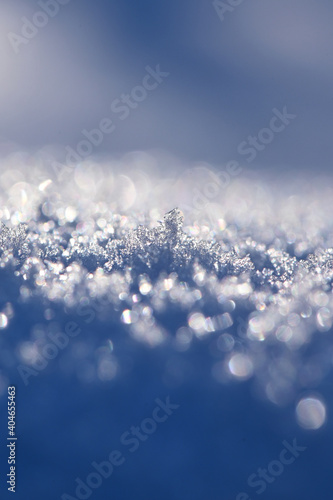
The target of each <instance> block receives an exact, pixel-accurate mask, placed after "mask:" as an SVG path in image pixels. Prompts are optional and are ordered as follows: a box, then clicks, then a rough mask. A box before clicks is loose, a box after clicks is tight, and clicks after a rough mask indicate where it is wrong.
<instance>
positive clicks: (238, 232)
mask: <svg viewBox="0 0 333 500" xmlns="http://www.w3.org/2000/svg"><path fill="white" fill-rule="evenodd" d="M161 172H164V174H161ZM214 172H215V173H216V170H215V171H214V170H213V169H212V168H211V167H209V166H207V165H201V166H196V167H193V168H191V169H183V173H181V174H180V173H179V170H177V169H175V170H174V171H170V169H169V170H167V171H166V170H165V168H163V165H162V166H161V165H160V164H159V163H158V160H156V158H153V157H150V156H148V155H146V154H143V153H140V154H136V155H128V156H126V157H125V158H123V159H121V160H118V161H112V162H99V163H92V162H86V163H84V164H80V165H78V166H76V167H75V169H73V170H72V171H70V172H65V173H64V176H63V178H62V179H60V180H59V179H57V178H56V176H55V174H54V172H53V171H52V170H50V169H49V168H47V167H45V166H42V162H41V161H39V162H37V161H36V160H34V161H33V160H32V159H31V158H28V157H24V156H22V155H21V156H18V155H12V157H10V158H9V159H7V160H6V161H4V162H3V165H2V171H1V176H0V188H1V205H0V216H1V220H2V226H1V232H0V269H1V271H0V272H1V280H2V283H3V286H2V291H1V304H2V306H1V307H2V310H1V315H0V326H1V328H2V330H3V331H2V333H1V340H0V342H1V346H2V364H3V366H4V367H5V369H4V371H3V374H4V376H5V374H6V372H7V371H8V372H10V371H11V370H15V369H16V367H17V365H18V364H20V363H21V364H25V365H26V366H30V367H33V366H34V363H35V362H36V359H37V358H38V356H39V355H40V353H41V352H42V349H43V347H44V346H45V344H46V343H47V342H49V341H50V338H51V337H50V331H53V332H54V331H58V330H59V331H63V330H64V328H65V324H66V321H68V318H70V317H71V318H75V317H80V318H81V320H82V319H83V320H85V319H86V320H87V324H88V323H89V336H90V337H92V338H88V337H87V336H86V337H84V338H85V339H86V340H85V342H86V344H87V345H88V344H89V346H90V347H89V349H90V348H91V349H92V351H93V352H94V353H96V352H97V353H98V355H96V356H95V358H94V360H93V362H92V364H93V365H94V366H93V367H91V370H90V371H89V373H88V371H85V372H84V373H83V372H82V370H81V368H80V366H82V363H85V361H86V359H88V357H89V356H90V355H91V353H90V354H88V353H87V354H82V353H81V354H80V356H81V357H80V356H79V355H78V354H77V352H76V351H75V348H74V347H73V346H74V345H75V342H76V341H74V339H73V341H72V342H73V345H72V346H70V347H69V348H68V350H67V354H65V351H64V353H63V356H64V360H65V361H64V363H63V366H66V370H68V371H71V370H72V371H73V372H75V373H77V376H78V377H79V378H81V379H82V381H83V382H85V381H86V380H88V379H89V381H90V382H91V381H93V380H94V379H96V381H104V382H105V381H110V380H113V379H116V378H117V377H119V376H121V360H120V358H118V357H117V349H115V348H114V346H115V344H116V341H115V339H116V338H117V335H120V332H121V335H122V338H127V339H128V341H130V342H132V343H133V345H135V343H139V345H141V346H147V347H149V348H156V349H157V348H158V349H159V350H161V349H164V350H165V352H170V356H171V355H172V353H177V355H179V356H184V357H186V356H189V353H191V352H192V350H194V351H195V353H196V355H195V356H196V359H197V356H198V352H199V353H200V352H202V356H205V359H209V369H208V370H207V376H209V377H212V379H213V380H214V382H215V383H216V382H218V383H222V384H227V383H230V382H232V381H234V380H238V381H245V380H250V381H251V383H252V384H253V386H254V387H255V388H256V391H257V394H259V395H261V396H262V397H264V398H268V399H269V400H270V401H271V402H273V403H274V404H277V405H285V404H289V403H294V402H296V401H297V398H298V397H299V395H300V394H303V392H304V391H307V390H309V391H311V390H315V389H316V388H318V386H319V384H320V383H321V381H322V380H323V379H324V378H325V377H326V376H327V374H328V373H329V372H330V371H331V368H332V360H333V343H332V340H331V335H332V323H333V295H332V278H333V248H332V247H333V238H332V234H333V233H332V219H331V217H330V214H331V213H332V208H333V207H332V205H333V202H332V193H331V191H330V189H329V188H327V187H324V186H325V183H323V184H322V185H321V184H320V182H319V181H318V182H317V185H316V186H314V185H313V183H311V182H305V181H304V182H302V183H298V184H297V185H295V189H294V190H293V188H292V187H290V182H283V181H281V182H280V183H279V184H278V186H276V185H275V184H274V183H271V182H270V181H269V180H267V179H266V181H262V180H261V179H260V178H259V177H258V178H256V179H255V178H252V179H251V178H249V177H246V176H245V174H244V175H240V176H239V178H237V179H234V180H233V181H232V182H230V183H228V185H226V186H222V185H219V184H218V183H216V182H215V184H216V185H215V191H212V189H210V191H209V190H208V189H207V185H208V183H212V179H214V178H215V179H216V178H217V177H216V175H215V174H214ZM214 175H215V177H214ZM208 192H209V196H208ZM212 192H214V193H215V194H214V196H213V195H212ZM178 207H179V208H178ZM41 306H42V307H41ZM89 311H90V316H89ZM22 315H24V318H25V321H27V322H28V324H29V329H28V331H25V333H24V337H23V338H22V336H21V335H20V334H18V333H17V329H18V328H19V325H20V321H21V320H20V318H22ZM88 318H89V322H88ZM90 319H91V321H90ZM91 325H93V326H94V327H93V328H92V327H91ZM106 329H107V331H108V333H107V335H106V334H105V330H106ZM101 332H102V333H101ZM80 342H81V341H80ZM81 347H82V346H81ZM66 356H67V358H68V363H67V364H66V359H67V358H66ZM85 356H86V357H85ZM199 356H200V354H199ZM70 357H72V359H74V361H73V362H72V363H70V362H69V359H70ZM188 359H191V358H190V357H189V358H188ZM69 365H71V368H69ZM90 366H91V365H90ZM181 366H182V365H181V364H180V365H179V370H178V372H177V371H176V372H175V371H172V370H171V371H170V373H167V377H166V378H167V380H169V381H172V382H170V384H171V385H172V383H174V384H176V385H177V384H181V383H182V380H183V378H184V377H183V373H182V368H181ZM63 369H64V370H65V368H63ZM66 370H65V371H66Z"/></svg>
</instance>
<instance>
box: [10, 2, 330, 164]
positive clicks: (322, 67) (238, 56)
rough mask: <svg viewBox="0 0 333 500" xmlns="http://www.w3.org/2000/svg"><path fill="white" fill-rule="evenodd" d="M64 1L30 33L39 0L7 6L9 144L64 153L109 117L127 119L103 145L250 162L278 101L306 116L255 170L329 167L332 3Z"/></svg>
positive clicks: (105, 149)
mask: <svg viewBox="0 0 333 500" xmlns="http://www.w3.org/2000/svg"><path fill="white" fill-rule="evenodd" d="M44 3H45V4H47V5H48V2H47V1H46V0H45V2H43V0H41V2H40V5H42V4H44ZM51 3H52V2H51ZM222 3H223V2H220V4H222ZM225 3H226V4H228V2H225ZM59 4H60V2H59V3H58V4H57V5H58V7H59V9H58V12H57V13H56V14H55V15H54V16H53V17H51V16H50V15H49V16H47V24H46V25H45V26H42V27H40V28H38V29H37V31H38V32H37V33H36V34H34V33H33V34H32V35H31V38H30V39H27V38H25V41H24V40H23V41H22V39H17V38H15V35H18V36H21V34H22V29H24V25H25V23H26V21H24V20H22V18H26V19H27V20H28V21H32V20H33V19H36V24H40V25H43V24H44V21H43V17H39V18H38V16H37V17H35V18H34V17H33V16H34V15H35V14H36V12H37V11H41V10H42V11H43V9H42V8H41V6H40V5H39V2H37V1H35V0H24V1H20V0H17V1H16V2H11V1H10V0H2V2H1V8H0V9H1V10H0V27H1V33H2V37H1V53H0V63H1V69H2V76H1V82H0V109H1V117H0V139H1V144H2V145H1V148H2V154H6V153H7V152H8V151H11V150H13V149H14V150H16V149H17V148H19V149H20V150H27V151H33V152H35V151H38V150H40V149H43V150H45V148H46V146H52V148H53V149H52V148H51V149H52V151H53V153H54V152H55V151H56V152H57V155H58V156H59V157H60V159H61V157H62V156H64V149H63V148H64V147H65V146H67V145H69V146H71V147H75V146H76V144H77V143H78V142H79V141H80V140H82V139H83V136H82V133H81V131H82V130H83V129H86V130H91V129H93V128H95V127H96V126H97V124H98V123H99V122H100V120H101V119H103V118H105V117H109V118H114V120H115V125H116V129H115V130H114V132H113V133H112V134H110V135H107V136H105V138H104V140H103V142H102V143H101V144H100V145H99V146H98V148H95V150H94V152H93V153H94V154H95V155H98V156H99V155H104V154H106V155H110V154H112V155H114V154H122V153H124V152H128V151H132V150H151V149H153V150H156V149H157V150H164V151H168V152H169V153H171V154H172V155H175V156H176V157H178V158H180V159H181V160H182V161H183V162H187V161H190V162H198V161H207V162H209V163H210V164H213V165H216V166H219V165H221V164H223V163H224V162H227V161H229V160H231V159H235V158H236V159H237V157H239V158H240V159H241V160H246V157H245V156H243V157H241V156H239V153H238V152H237V148H238V146H239V144H240V143H241V142H242V141H244V140H246V138H247V137H248V136H249V135H256V134H257V133H258V131H259V130H260V129H262V128H263V127H266V126H268V124H269V120H270V119H271V117H272V109H273V108H278V109H279V110H282V108H283V107H284V106H286V107H287V110H288V112H289V113H291V114H294V115H296V116H297V119H295V120H294V121H293V122H292V124H291V126H290V127H289V128H288V130H287V131H286V132H284V133H281V134H279V135H278V137H275V138H274V140H273V141H272V142H271V143H270V144H269V147H266V148H265V149H264V150H263V151H260V154H258V155H257V157H256V158H255V161H253V162H252V163H251V169H255V168H257V167H260V166H261V167H262V166H264V167H265V168H269V169H272V170H273V171H276V172H277V173H278V172H279V170H280V169H282V168H287V169H290V168H297V169H308V170H312V169H314V170H315V171H316V172H318V171H321V170H322V171H325V170H327V169H329V168H330V164H331V158H332V140H331V116H332V93H331V80H332V74H333V66H332V57H331V54H332V49H333V33H332V29H331V20H332V15H333V4H332V2H330V1H329V0H321V1H320V2H318V1H315V0H294V1H293V2H290V1H288V0H270V1H268V2H262V1H259V0H251V1H248V0H245V1H243V2H240V3H239V5H238V6H237V7H230V6H229V9H230V10H226V11H225V12H224V8H223V7H221V6H220V7H218V6H216V7H215V6H214V4H213V2H211V1H208V2H207V1H204V0H182V1H181V2H179V1H178V2H176V1H175V0H169V1H168V2H156V1H153V0H142V1H141V2H137V1H135V0H127V1H119V0H112V1H106V0H104V1H103V0H95V1H94V2H88V1H85V0H82V1H80V2H79V1H78V0H70V1H68V2H67V3H66V2H64V5H59ZM47 8H49V9H51V11H52V5H51V6H49V7H47V6H46V7H45V9H47ZM53 9H54V7H53ZM26 29H27V31H28V34H29V33H31V31H30V32H29V28H26ZM10 33H11V34H10ZM13 34H15V35H13ZM158 64H159V65H160V69H161V71H163V72H167V73H169V76H168V77H167V78H165V79H164V81H163V83H162V84H161V85H159V86H158V88H157V89H155V90H154V91H150V92H148V96H147V98H145V99H144V100H143V101H142V102H139V103H138V106H137V107H136V109H133V110H131V113H130V115H129V116H128V117H127V118H126V120H123V121H121V120H120V115H119V114H118V115H116V114H115V113H113V112H112V111H111V108H110V106H111V103H112V102H113V101H114V100H115V99H117V98H120V96H121V95H122V94H129V93H130V92H131V90H132V89H133V88H134V87H135V86H137V85H140V84H141V83H142V79H143V77H144V76H145V74H146V70H145V67H146V66H147V65H150V66H151V67H152V68H155V67H156V65H158Z"/></svg>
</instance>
